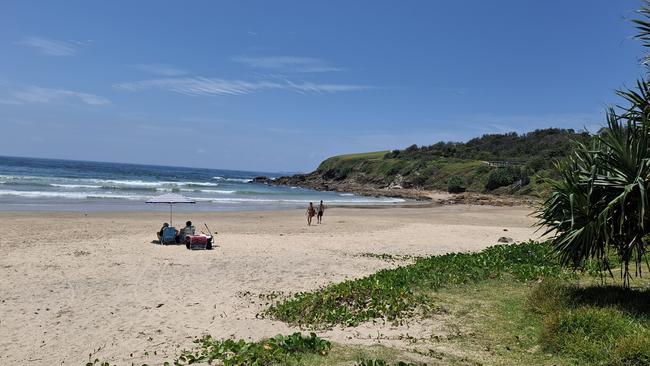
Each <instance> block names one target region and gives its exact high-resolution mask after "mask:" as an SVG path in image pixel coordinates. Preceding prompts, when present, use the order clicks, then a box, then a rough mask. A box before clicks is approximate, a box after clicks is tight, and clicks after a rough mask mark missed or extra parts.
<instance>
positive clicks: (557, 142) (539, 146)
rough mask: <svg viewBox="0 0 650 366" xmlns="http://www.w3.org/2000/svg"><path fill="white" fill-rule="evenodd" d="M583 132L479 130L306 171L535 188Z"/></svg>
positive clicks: (485, 188)
mask: <svg viewBox="0 0 650 366" xmlns="http://www.w3.org/2000/svg"><path fill="white" fill-rule="evenodd" d="M590 139H591V136H590V135H589V134H588V133H587V132H575V131H574V130H570V129H558V128H549V129H543V130H535V131H533V132H529V133H525V134H517V133H514V132H512V133H507V134H491V135H484V136H482V137H478V138H475V139H472V140H470V141H468V142H438V143H436V144H433V145H429V146H420V147H418V146H416V145H412V146H410V147H408V148H406V149H403V150H393V151H378V152H369V153H360V154H350V155H340V156H335V157H331V158H329V159H327V160H325V161H323V162H322V163H321V164H320V165H319V167H318V169H317V170H316V171H315V172H313V173H311V174H309V175H307V181H316V180H318V181H319V182H320V184H321V185H323V182H326V183H329V184H330V185H336V186H339V187H340V186H341V185H343V186H344V185H346V184H347V185H354V186H357V187H358V186H363V187H368V188H422V189H435V190H450V191H454V192H462V191H465V190H467V191H473V192H494V193H512V194H533V195H536V194H540V193H541V192H543V191H544V190H545V186H544V183H543V180H544V179H543V178H545V177H550V176H552V175H553V174H554V173H553V162H554V161H556V160H557V159H558V158H561V157H564V156H566V155H567V154H569V153H570V152H571V150H572V146H573V142H572V141H580V142H585V143H586V142H588V141H589V140H590Z"/></svg>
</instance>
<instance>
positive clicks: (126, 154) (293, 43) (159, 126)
mask: <svg viewBox="0 0 650 366" xmlns="http://www.w3.org/2000/svg"><path fill="white" fill-rule="evenodd" d="M639 5H640V1H637V0H615V1H614V0H572V1H566V0H547V1H537V0H493V1H484V0H464V1H460V0H454V1H452V0H446V1H442V0H430V1H424V0H423V1H370V0H368V1H320V2H316V1H262V0H260V1H234V0H233V1H191V2H190V1H104V2H99V1H40V2H39V1H27V0H24V1H18V0H16V1H4V2H2V4H0V55H2V57H0V126H1V130H2V136H3V137H2V142H1V143H0V155H12V156H33V157H51V158H64V159H80V160H97V161H117V162H132V163H152V164H163V165H181V166H195V167H210V168H225V169H245V170H260V171H307V170H311V169H313V168H315V167H316V165H317V164H318V163H319V162H320V161H321V160H323V159H324V158H326V157H328V156H331V155H335V154H341V153H350V152H361V151H375V150H385V149H393V148H403V147H406V146H408V145H410V144H413V143H416V144H420V145H421V144H431V143H434V142H437V141H439V140H445V141H450V140H451V141H463V140H467V139H469V138H472V137H475V136H480V135H482V134H485V133H502V132H508V131H518V132H525V131H530V130H533V129H536V128H544V127H566V128H575V129H581V128H583V127H587V128H589V129H595V128H597V126H599V125H601V124H602V121H603V118H602V115H603V110H604V108H605V107H606V106H607V105H610V104H613V103H616V102H617V99H616V97H615V96H614V93H613V91H614V90H615V89H617V88H621V87H623V86H625V85H632V83H633V82H634V80H635V79H636V78H637V77H638V76H640V75H642V72H643V70H642V69H641V68H640V67H639V63H638V60H639V58H640V56H641V52H642V50H641V47H640V45H639V44H638V43H637V42H636V41H634V40H632V39H630V37H631V36H632V35H633V34H634V29H633V26H632V25H631V24H630V23H629V22H628V20H629V19H630V18H633V17H634V16H635V14H634V10H635V9H636V8H638V7H639Z"/></svg>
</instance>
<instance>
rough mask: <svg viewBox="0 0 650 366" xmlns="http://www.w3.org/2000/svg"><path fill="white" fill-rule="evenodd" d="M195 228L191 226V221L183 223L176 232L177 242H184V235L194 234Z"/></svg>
mask: <svg viewBox="0 0 650 366" xmlns="http://www.w3.org/2000/svg"><path fill="white" fill-rule="evenodd" d="M194 232H195V229H194V226H192V221H188V222H186V223H185V227H184V228H182V229H181V230H180V231H179V232H178V236H177V240H176V242H177V243H185V237H186V236H188V235H194Z"/></svg>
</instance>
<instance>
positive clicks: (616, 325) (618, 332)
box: [528, 281, 650, 365]
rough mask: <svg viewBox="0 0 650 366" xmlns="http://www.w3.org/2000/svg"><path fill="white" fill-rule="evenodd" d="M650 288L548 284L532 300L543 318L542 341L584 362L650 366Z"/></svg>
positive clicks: (543, 284) (548, 346) (548, 349)
mask: <svg viewBox="0 0 650 366" xmlns="http://www.w3.org/2000/svg"><path fill="white" fill-rule="evenodd" d="M649 294H650V292H649V291H648V290H647V289H644V290H634V289H625V288H621V287H616V286H593V285H588V286H578V285H576V284H566V283H559V282H556V281H544V282H542V283H541V284H540V285H539V286H537V287H536V288H535V289H534V290H533V291H532V292H531V294H530V296H529V298H528V307H529V308H530V309H531V310H532V311H534V312H535V313H537V314H539V315H541V319H542V329H541V334H540V337H539V342H540V344H541V345H542V346H543V348H544V349H545V350H547V351H550V352H555V353H559V354H563V355H566V356H569V357H573V358H576V359H578V360H581V361H583V362H587V363H595V364H607V365H650V328H648V309H649V306H650V305H648V300H649V299H650V296H649Z"/></svg>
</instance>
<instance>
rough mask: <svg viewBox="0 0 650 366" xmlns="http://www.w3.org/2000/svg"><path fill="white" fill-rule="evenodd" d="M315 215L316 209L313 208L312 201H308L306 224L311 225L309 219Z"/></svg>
mask: <svg viewBox="0 0 650 366" xmlns="http://www.w3.org/2000/svg"><path fill="white" fill-rule="evenodd" d="M314 216H316V209H315V208H314V203H313V202H309V206H307V225H309V226H311V219H312V218H313V217H314Z"/></svg>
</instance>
